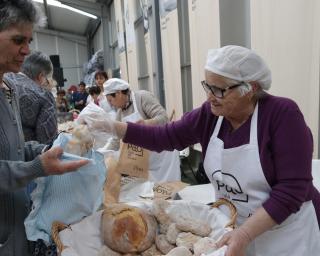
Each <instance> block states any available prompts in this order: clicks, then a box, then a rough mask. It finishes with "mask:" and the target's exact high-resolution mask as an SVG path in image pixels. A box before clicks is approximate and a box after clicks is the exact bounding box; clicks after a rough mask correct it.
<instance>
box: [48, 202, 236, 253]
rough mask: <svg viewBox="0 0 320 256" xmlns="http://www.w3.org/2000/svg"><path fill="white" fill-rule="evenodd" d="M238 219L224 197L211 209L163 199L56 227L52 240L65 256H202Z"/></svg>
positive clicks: (118, 207)
mask: <svg viewBox="0 0 320 256" xmlns="http://www.w3.org/2000/svg"><path fill="white" fill-rule="evenodd" d="M221 205H224V207H225V206H226V207H228V208H229V209H230V215H229V216H226V215H225V214H224V213H223V212H222V211H221V210H220V209H219V207H220V206H221ZM236 216H237V212H236V208H235V207H234V206H233V205H232V203H230V202H229V201H227V200H223V199H221V200H218V201H217V202H216V203H214V204H213V205H212V206H208V205H204V204H200V203H195V202H188V201H183V200H173V201H166V200H163V199H158V200H154V201H148V202H133V203H129V204H110V205H108V206H107V207H106V208H105V209H104V210H102V211H100V212H97V213H96V214H94V215H93V216H89V217H88V218H87V219H84V220H83V221H82V223H81V222H80V223H77V224H74V225H72V226H71V227H70V226H66V225H63V224H62V223H59V222H56V223H54V225H53V228H52V237H53V240H54V241H55V243H56V245H57V247H58V250H59V252H60V253H61V255H63V256H68V255H69V256H71V255H72V256H75V255H77V256H82V255H97V256H107V255H108V256H113V255H115V256H116V255H127V256H129V255H132V256H133V255H141V256H151V255H171V256H174V255H176V256H177V255H184V256H188V255H195V256H200V255H201V256H204V255H210V253H212V252H214V251H216V250H217V248H216V245H215V243H216V242H217V241H218V239H219V238H220V237H221V236H222V235H223V234H225V233H226V232H228V231H230V230H231V229H232V228H234V224H235V221H236Z"/></svg>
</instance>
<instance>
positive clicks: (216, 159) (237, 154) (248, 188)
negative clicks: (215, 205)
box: [204, 104, 320, 256]
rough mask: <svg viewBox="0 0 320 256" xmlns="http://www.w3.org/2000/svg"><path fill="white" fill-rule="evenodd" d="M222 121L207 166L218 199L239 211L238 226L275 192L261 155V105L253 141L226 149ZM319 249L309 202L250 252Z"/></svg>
mask: <svg viewBox="0 0 320 256" xmlns="http://www.w3.org/2000/svg"><path fill="white" fill-rule="evenodd" d="M222 120H223V117H222V116H220V117H219V119H218V121H217V124H216V127H215V129H214V132H213V134H212V136H211V139H210V142H209V145H208V149H207V152H206V156H205V159H204V168H205V170H206V173H207V175H208V177H209V179H210V181H211V183H212V184H213V186H214V188H215V193H216V199H218V198H226V199H229V200H230V201H232V202H233V204H234V205H235V206H236V207H237V210H238V220H237V225H241V224H242V223H243V222H244V221H245V220H246V219H247V218H248V217H250V216H251V215H252V214H253V213H254V211H255V210H256V209H257V208H259V207H261V205H262V203H263V202H264V201H266V200H267V198H268V197H269V193H270V191H271V188H270V186H269V184H268V182H267V180H266V178H265V176H264V173H263V170H262V166H261V163H260V157H259V147H258V138H257V123H258V104H257V105H256V107H255V110H254V113H253V116H252V119H251V126H250V142H249V144H246V145H242V146H239V147H235V148H229V149H224V143H223V141H222V140H220V139H219V138H218V137H217V136H218V133H219V130H220V127H221V124H222ZM225 210H226V209H225ZM226 213H227V214H228V212H227V210H226ZM319 252H320V232H319V225H318V221H317V217H316V213H315V209H314V207H313V204H312V202H311V201H309V202H305V203H304V204H303V205H302V206H301V209H300V210H299V212H297V213H295V214H291V215H290V216H289V217H288V218H287V219H286V220H285V221H284V222H283V223H282V224H280V225H277V226H275V227H274V228H272V229H271V230H269V231H266V232H265V233H263V234H262V235H260V236H259V237H257V238H256V239H255V240H254V241H253V242H251V243H250V246H249V247H248V250H247V253H246V255H247V256H288V255H290V256H307V255H318V254H319Z"/></svg>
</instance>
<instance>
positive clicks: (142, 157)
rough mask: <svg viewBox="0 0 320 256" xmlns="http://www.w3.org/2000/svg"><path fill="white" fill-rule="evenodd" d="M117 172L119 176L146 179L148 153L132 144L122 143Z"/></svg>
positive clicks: (147, 175) (147, 173)
mask: <svg viewBox="0 0 320 256" xmlns="http://www.w3.org/2000/svg"><path fill="white" fill-rule="evenodd" d="M117 170H118V172H119V173H121V174H125V175H129V176H132V177H138V178H144V179H148V177H149V151H148V150H146V149H144V148H141V147H138V146H135V145H132V144H127V143H123V144H122V145H121V152H120V157H119V162H118V166H117Z"/></svg>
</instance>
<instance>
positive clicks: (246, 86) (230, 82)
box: [224, 77, 265, 99]
mask: <svg viewBox="0 0 320 256" xmlns="http://www.w3.org/2000/svg"><path fill="white" fill-rule="evenodd" d="M224 80H225V82H226V83H227V84H228V85H229V86H232V85H235V84H239V83H241V82H240V81H237V80H233V79H231V78H227V77H224ZM242 83H243V85H241V86H239V87H237V88H236V90H238V91H239V92H240V95H241V96H244V95H246V94H247V93H248V92H250V91H252V85H251V84H250V83H249V82H242ZM255 94H256V98H257V99H258V98H261V97H263V96H264V94H265V93H263V90H262V88H261V86H259V88H258V90H257V92H256V93H255Z"/></svg>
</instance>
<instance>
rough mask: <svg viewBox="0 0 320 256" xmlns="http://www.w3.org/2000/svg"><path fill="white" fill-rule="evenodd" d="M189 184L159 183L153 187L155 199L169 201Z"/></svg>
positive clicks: (178, 182) (175, 182)
mask: <svg viewBox="0 0 320 256" xmlns="http://www.w3.org/2000/svg"><path fill="white" fill-rule="evenodd" d="M188 185H189V184H187V183H184V182H181V181H171V182H164V183H157V184H155V185H154V187H153V192H154V198H156V199H159V198H161V199H169V198H172V197H173V196H174V195H175V194H176V193H177V192H179V191H180V190H181V189H183V188H185V187H186V186H188Z"/></svg>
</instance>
